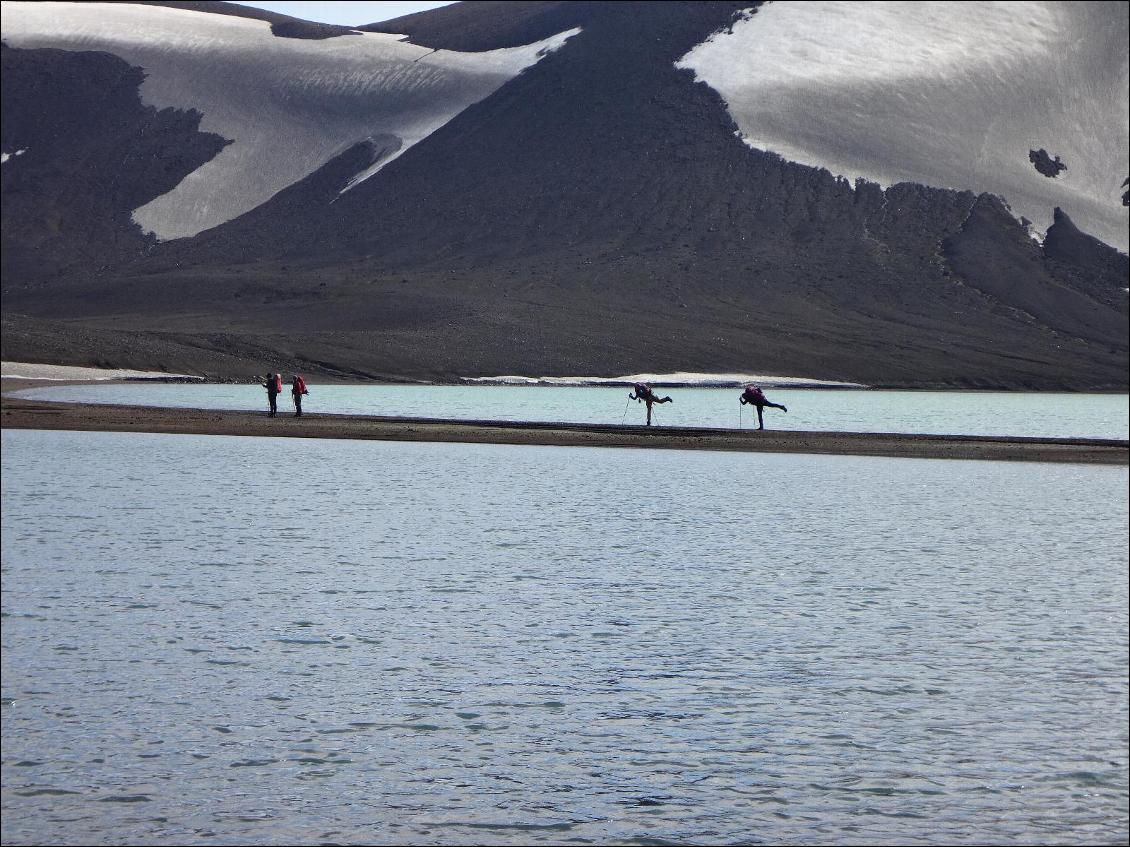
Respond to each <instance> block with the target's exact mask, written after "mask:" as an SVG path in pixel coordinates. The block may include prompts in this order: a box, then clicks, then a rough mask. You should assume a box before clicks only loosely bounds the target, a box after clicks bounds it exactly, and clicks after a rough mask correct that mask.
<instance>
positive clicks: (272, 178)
mask: <svg viewBox="0 0 1130 847" xmlns="http://www.w3.org/2000/svg"><path fill="white" fill-rule="evenodd" d="M2 6H3V18H2V20H3V24H2V28H0V29H2V32H0V37H2V38H3V40H4V41H6V42H7V43H8V45H9V46H11V47H20V48H35V47H53V48H58V49H64V50H99V51H105V52H108V53H113V54H114V55H116V56H118V57H120V58H122V59H124V60H125V61H126V62H128V63H130V64H131V65H138V66H141V67H142V68H144V69H145V73H146V75H147V76H146V79H145V82H144V83H143V84H142V86H141V98H142V101H143V102H144V103H145V104H146V105H150V106H156V107H157V108H165V107H169V106H172V107H176V108H179V109H196V110H198V111H200V112H202V113H203V115H204V117H203V120H201V122H200V129H201V131H204V132H214V133H217V134H219V135H221V136H223V137H224V138H228V139H232V140H233V141H234V143H232V144H229V145H228V146H227V147H225V148H224V149H223V150H222V151H221V152H220V153H219V154H218V155H217V156H216V157H215V158H214V159H212V161H210V162H208V163H206V164H205V165H203V166H202V167H200V168H198V169H197V170H196V171H194V172H193V173H191V174H189V175H188V176H187V177H185V179H184V180H182V181H181V183H180V184H179V185H177V186H176V188H174V189H173V190H172V191H170V192H168V193H167V194H164V195H163V196H161V197H158V198H157V199H155V200H153V201H152V202H150V203H148V204H146V205H145V206H142V207H140V208H139V209H136V210H135V211H134V214H133V217H134V220H135V221H137V223H139V224H140V225H141V226H142V228H143V229H145V230H146V231H148V232H152V233H154V234H155V235H156V236H157V237H158V238H160V239H162V240H169V239H174V238H183V237H186V236H191V235H195V234H196V233H198V232H201V231H202V230H205V229H209V228H211V227H214V226H217V225H218V224H221V223H224V222H225V221H228V220H231V219H232V218H235V217H237V216H239V215H241V214H243V213H245V212H248V211H250V210H251V209H254V208H255V207H256V206H258V205H260V204H261V203H263V202H265V201H266V200H268V199H270V198H271V197H272V196H273V195H274V194H276V193H277V192H278V191H280V190H282V189H283V188H286V187H287V186H288V185H291V184H293V183H295V182H297V181H298V180H301V179H303V178H304V177H306V176H308V175H309V174H311V173H313V172H314V171H316V170H317V169H318V168H320V167H321V166H322V165H324V164H325V163H326V162H327V161H329V160H330V159H332V158H333V157H334V156H336V155H338V154H340V153H342V152H344V151H345V150H347V149H349V148H350V147H352V146H353V145H355V144H357V143H358V142H361V141H364V140H366V139H370V138H374V140H375V142H376V146H377V148H378V149H383V150H385V151H386V152H385V155H384V157H383V158H380V159H379V161H376V162H374V163H373V165H372V166H371V167H369V168H368V169H366V170H364V171H363V172H362V173H360V174H358V175H357V176H356V177H355V178H354V182H353V183H352V184H356V182H358V181H359V180H361V179H364V178H367V177H369V176H371V175H372V174H373V173H375V172H376V171H377V170H379V168H380V167H382V166H383V165H385V164H388V162H390V161H392V160H393V159H395V158H396V157H397V156H399V155H400V154H401V153H403V152H404V151H405V150H407V149H408V148H409V147H411V146H412V145H413V144H416V143H417V142H418V141H420V140H422V139H424V138H426V137H427V136H428V135H430V134H431V133H433V132H435V131H436V130H437V129H439V128H440V127H441V126H443V125H444V124H445V123H447V122H448V121H450V120H451V119H452V118H453V117H455V116H456V115H457V114H459V113H460V112H462V111H463V110H464V109H466V108H467V107H468V106H470V105H471V104H473V103H476V102H478V101H480V100H482V99H484V98H485V97H487V96H489V95H490V94H492V93H493V92H494V91H495V90H497V89H498V88H499V87H500V86H501V85H503V84H504V83H506V82H508V81H509V80H511V79H513V78H514V77H515V76H517V75H518V74H519V73H520V72H521V71H522V70H523V69H525V68H527V67H529V66H530V65H532V64H534V63H535V62H537V61H538V59H539V58H540V57H541V56H542V55H544V54H545V52H547V51H550V50H553V49H556V48H557V47H560V46H561V45H562V44H564V43H565V41H566V39H568V38H569V37H570V36H572V35H574V34H576V33H577V32H579V30H570V31H568V32H562V33H559V34H558V35H555V36H552V37H551V38H548V39H546V40H544V41H541V42H538V43H536V44H530V45H527V46H524V47H516V48H512V49H505V50H494V51H491V52H487V53H457V52H453V51H449V50H431V49H428V48H426V47H417V46H414V45H412V44H407V43H405V42H403V41H402V40H401V39H403V38H404V36H398V35H387V34H384V33H355V34H352V35H345V36H340V37H337V38H329V39H325V40H319V41H312V40H305V39H296V38H278V37H276V36H274V35H272V34H271V30H270V25H269V24H268V23H266V22H265V21H256V20H250V19H247V18H240V17H233V16H228V15H214V14H208V13H203V12H190V11H185V10H181V9H171V8H163V7H159V6H144V5H135V4H131V3H48V2H42V3H40V2H35V3H27V2H5V3H3V4H2ZM397 141H399V146H397Z"/></svg>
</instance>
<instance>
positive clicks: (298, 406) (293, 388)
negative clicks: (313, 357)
mask: <svg viewBox="0 0 1130 847" xmlns="http://www.w3.org/2000/svg"><path fill="white" fill-rule="evenodd" d="M290 393H291V395H292V396H293V397H294V416H295V417H296V418H300V417H302V395H303V394H309V393H310V392H309V391H307V390H306V380H304V379H303V378H302V377H300V376H299V375H298V374H295V375H294V379H293V381H292V382H291V384H290Z"/></svg>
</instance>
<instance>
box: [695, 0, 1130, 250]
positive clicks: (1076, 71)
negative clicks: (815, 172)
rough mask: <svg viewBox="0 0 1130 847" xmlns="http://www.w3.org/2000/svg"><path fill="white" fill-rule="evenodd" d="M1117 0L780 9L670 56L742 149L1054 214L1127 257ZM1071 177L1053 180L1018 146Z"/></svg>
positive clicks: (1041, 221) (1125, 74)
mask: <svg viewBox="0 0 1130 847" xmlns="http://www.w3.org/2000/svg"><path fill="white" fill-rule="evenodd" d="M1128 10H1130V4H1127V3H1124V2H1109V3H1107V2H1032V3H949V2H894V3H882V2H873V3H854V2H830V1H829V0H821V1H820V2H803V3H802V2H777V3H770V4H767V5H765V6H763V7H761V8H760V9H759V10H758V11H757V13H756V14H753V15H750V16H747V17H746V18H745V19H744V20H742V21H740V22H738V23H737V24H735V25H734V27H733V29H732V32H730V33H720V34H718V35H717V36H715V37H714V38H712V39H711V40H709V41H706V42H705V43H703V44H700V45H698V46H697V47H695V48H694V49H693V50H692V51H690V52H689V53H688V54H687V55H686V56H684V57H683V59H682V60H680V62H679V66H680V67H686V68H690V69H692V70H693V71H695V73H696V75H697V78H698V79H700V80H702V81H703V82H706V83H707V84H708V85H710V86H711V87H713V88H714V89H715V90H717V91H718V92H719V94H721V95H722V97H723V98H724V99H725V100H726V102H727V104H728V105H729V108H730V112H731V115H732V116H733V118H734V120H735V122H736V123H737V124H738V126H739V128H740V129H741V132H742V135H743V138H744V139H745V140H746V142H747V143H749V144H750V145H751V146H753V147H757V148H759V149H763V150H770V151H773V152H776V153H779V154H780V155H782V156H784V157H785V158H787V159H790V160H792V161H796V162H801V163H804V164H809V165H816V166H822V167H826V168H827V169H828V170H830V171H832V172H833V173H835V174H840V175H843V176H847V177H850V178H856V177H864V178H866V179H868V180H871V181H875V182H879V183H881V184H883V185H890V184H893V183H896V182H902V181H910V182H920V183H925V184H927V185H932V186H936V187H942V188H956V189H969V190H973V191H978V192H980V191H988V192H991V193H995V194H999V195H1001V196H1003V197H1004V198H1005V199H1006V200H1007V201H1008V203H1009V205H1010V206H1011V208H1012V210H1013V212H1014V213H1015V214H1016V215H1018V216H1021V215H1022V216H1025V217H1027V218H1028V219H1030V220H1031V221H1032V222H1033V223H1034V228H1035V229H1036V230H1037V231H1038V232H1043V231H1046V229H1047V227H1048V226H1049V225H1050V224H1051V222H1052V211H1053V209H1054V208H1055V207H1056V206H1059V207H1061V208H1063V209H1064V210H1066V211H1067V212H1068V214H1070V216H1071V217H1072V219H1073V220H1075V221H1076V223H1078V224H1079V225H1080V226H1081V227H1082V228H1083V229H1084V230H1085V231H1087V232H1089V233H1091V234H1093V235H1095V236H1097V237H1099V238H1101V239H1102V240H1104V241H1106V242H1107V243H1108V244H1112V245H1114V246H1116V247H1118V248H1119V249H1120V250H1123V251H1125V250H1126V249H1127V240H1128V239H1127V210H1126V207H1125V206H1123V205H1122V203H1121V195H1122V191H1123V190H1124V189H1122V188H1121V184H1122V182H1123V180H1124V179H1125V178H1126V174H1127V157H1128V155H1130V142H1128V135H1130V133H1128V126H1130V104H1128V84H1130V83H1128V80H1130V63H1128V53H1127V20H1128ZM1041 148H1042V149H1046V150H1047V151H1048V153H1049V154H1051V155H1053V156H1055V155H1058V156H1060V157H1061V159H1062V161H1063V163H1064V164H1066V165H1067V169H1066V170H1065V171H1062V172H1061V173H1060V174H1059V175H1058V176H1056V177H1054V178H1049V177H1047V176H1044V175H1042V174H1041V173H1039V172H1037V170H1036V169H1035V167H1034V166H1033V164H1032V162H1030V161H1029V152H1030V151H1032V150H1039V149H1041Z"/></svg>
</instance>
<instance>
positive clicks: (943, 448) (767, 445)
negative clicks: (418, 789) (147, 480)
mask: <svg viewBox="0 0 1130 847" xmlns="http://www.w3.org/2000/svg"><path fill="white" fill-rule="evenodd" d="M34 384H36V383H32V382H28V381H23V380H13V379H5V380H3V381H2V385H0V390H2V391H3V392H4V396H3V398H2V400H0V427H3V428H5V429H63V430H85V431H101V432H156V433H177V434H192V435H250V436H259V437H284V438H345V439H365V440H382V441H448V442H466V443H477V444H527V445H530V444H537V445H552V446H569V447H636V448H653V449H668V450H725V451H733V452H760V453H818V454H834V455H842V456H893V457H904V458H922V459H993V460H1006V461H1028V462H1082V463H1088V464H1104V465H1128V464H1130V442H1127V441H1119V440H1109V439H1047V438H1000V437H984V436H948V435H904V434H892V433H858V432H795V431H785V432H780V431H773V430H764V431H758V430H719V429H693V428H688V427H658V426H656V427H650V428H649V427H642V426H602V425H592V424H566V423H517V422H499V421H451V420H440V419H433V418H394V417H370V416H360V415H326V414H318V413H308V414H306V415H304V416H303V417H302V418H295V417H294V416H293V415H291V414H289V413H287V412H280V414H279V416H278V417H275V418H269V417H267V415H266V413H265V412H242V411H221V410H209V409H170V408H161V407H151V406H120V405H88V404H80V403H52V402H45V401H41V400H25V399H22V398H19V397H12V396H9V395H8V393H7V392H9V391H15V390H18V389H20V388H27V387H30V386H31V385H34ZM38 384H42V383H38ZM55 384H59V383H55Z"/></svg>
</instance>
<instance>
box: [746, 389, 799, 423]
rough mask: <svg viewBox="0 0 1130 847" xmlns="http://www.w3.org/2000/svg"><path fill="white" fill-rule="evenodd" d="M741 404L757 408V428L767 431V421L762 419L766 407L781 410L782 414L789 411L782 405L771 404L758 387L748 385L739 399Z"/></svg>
mask: <svg viewBox="0 0 1130 847" xmlns="http://www.w3.org/2000/svg"><path fill="white" fill-rule="evenodd" d="M739 402H740V403H741V404H742V405H743V406H756V407H757V428H758V429H765V419H764V418H763V417H762V415H761V412H762V410H763V409H764V408H765V407H766V406H769V407H770V408H773V409H780V410H781V411H782V412H787V411H788V409H786V408H785V407H784V406H782V405H780V404H779V403H770V402H769V401H768V400H766V399H765V392H764V391H762V390H761V389H760V388H759V387H758V386H756V385H747V386H746V387H745V391H743V392H742V396H741V398H740V399H739Z"/></svg>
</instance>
